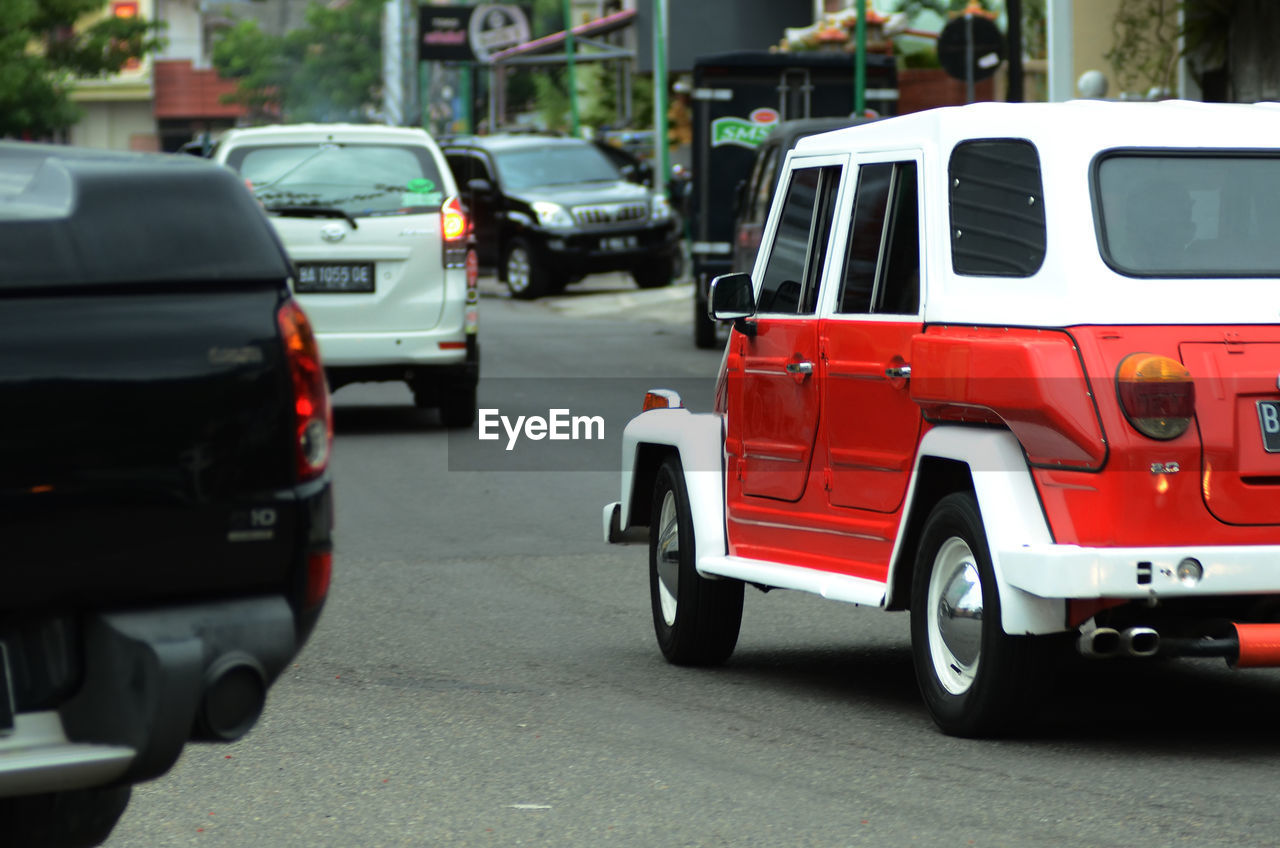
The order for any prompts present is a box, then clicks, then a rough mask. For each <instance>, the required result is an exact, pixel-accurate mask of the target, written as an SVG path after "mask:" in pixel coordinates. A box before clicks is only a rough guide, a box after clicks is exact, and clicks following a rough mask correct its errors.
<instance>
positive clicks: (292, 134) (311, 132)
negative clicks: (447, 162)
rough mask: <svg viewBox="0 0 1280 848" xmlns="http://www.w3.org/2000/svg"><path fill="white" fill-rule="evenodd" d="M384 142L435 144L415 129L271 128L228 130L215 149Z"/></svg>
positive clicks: (345, 126) (360, 126)
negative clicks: (296, 144) (293, 144)
mask: <svg viewBox="0 0 1280 848" xmlns="http://www.w3.org/2000/svg"><path fill="white" fill-rule="evenodd" d="M338 140H341V141H386V142H392V143H398V144H427V145H429V146H430V147H435V146H436V144H435V141H434V140H433V139H432V138H431V136H430V135H428V134H427V131H426V130H423V129H418V128H416V127H389V126H385V125H383V124H271V125H268V126H262V127H244V128H242V129H234V130H228V131H227V132H226V133H225V134H224V135H223V136H222V137H221V138H220V139H219V145H220V146H221V145H230V144H244V143H247V142H250V141H252V142H253V143H256V144H262V143H289V142H299V141H301V142H314V141H338Z"/></svg>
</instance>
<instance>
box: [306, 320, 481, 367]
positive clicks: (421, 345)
mask: <svg viewBox="0 0 1280 848" xmlns="http://www.w3.org/2000/svg"><path fill="white" fill-rule="evenodd" d="M316 338H317V340H318V341H319V342H320V357H321V359H322V360H323V361H324V365H325V368H326V369H329V368H343V367H350V366H364V365H452V364H457V363H462V362H465V361H466V359H467V352H466V349H465V345H466V342H467V334H466V333H464V332H463V331H462V328H461V327H454V328H451V329H447V330H445V329H442V330H425V331H406V332H387V333H316ZM459 345H461V346H462V347H459Z"/></svg>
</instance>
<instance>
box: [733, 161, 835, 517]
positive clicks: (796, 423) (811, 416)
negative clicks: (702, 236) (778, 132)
mask: <svg viewBox="0 0 1280 848" xmlns="http://www.w3.org/2000/svg"><path fill="white" fill-rule="evenodd" d="M841 170H842V169H841V167H840V166H838V165H817V166H813V167H801V168H795V169H793V170H792V172H791V174H790V177H789V178H788V182H787V186H786V194H785V195H783V197H784V200H783V206H782V209H781V213H780V216H779V219H778V223H777V226H776V228H775V230H774V235H773V237H772V241H771V242H770V245H769V254H768V258H767V260H766V264H765V267H764V271H763V274H762V278H761V280H760V283H759V284H758V288H757V291H758V296H757V311H756V316H755V319H754V321H753V322H752V324H751V325H750V327H751V329H752V330H753V332H750V333H747V334H744V333H742V332H740V331H738V330H735V331H734V336H733V339H732V341H731V342H730V354H731V355H730V369H729V370H730V373H729V388H728V391H729V398H728V409H729V415H728V422H727V427H728V429H727V434H726V451H727V453H728V455H729V464H730V466H731V469H730V483H729V492H728V496H729V506H730V511H731V512H732V511H733V509H734V506H735V505H737V506H739V507H744V506H747V507H749V506H751V505H753V504H754V506H757V507H759V506H763V507H764V508H765V509H769V508H770V506H769V505H770V503H773V504H774V505H778V504H779V503H790V502H795V501H798V500H799V499H800V498H801V497H802V496H803V494H804V492H805V488H806V486H807V482H808V477H809V474H810V470H811V463H812V458H813V448H814V440H815V435H816V432H817V427H818V418H819V413H820V406H821V398H822V394H821V391H820V389H819V382H818V381H819V373H818V372H819V369H818V361H819V356H818V320H817V304H818V293H819V285H820V282H821V272H822V269H823V265H824V263H825V259H826V251H827V243H828V241H829V239H830V235H831V221H832V218H833V216H834V214H835V197H836V192H837V190H838V188H839V183H840V173H841Z"/></svg>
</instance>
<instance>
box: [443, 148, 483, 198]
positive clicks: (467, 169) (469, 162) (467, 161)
mask: <svg viewBox="0 0 1280 848" xmlns="http://www.w3.org/2000/svg"><path fill="white" fill-rule="evenodd" d="M444 158H445V161H446V162H448V163H449V170H451V171H453V178H454V180H456V181H457V183H458V187H459V188H462V189H465V188H466V187H467V183H468V182H469V181H470V180H473V179H475V178H476V177H477V176H479V174H477V173H476V160H475V157H474V156H467V155H465V154H462V153H448V154H445V157H444Z"/></svg>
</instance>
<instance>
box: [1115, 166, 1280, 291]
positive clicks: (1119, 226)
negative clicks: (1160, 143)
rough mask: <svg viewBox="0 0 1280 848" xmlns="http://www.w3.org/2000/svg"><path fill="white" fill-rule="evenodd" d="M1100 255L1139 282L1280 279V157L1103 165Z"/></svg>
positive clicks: (1116, 268)
mask: <svg viewBox="0 0 1280 848" xmlns="http://www.w3.org/2000/svg"><path fill="white" fill-rule="evenodd" d="M1093 196H1094V208H1095V215H1096V218H1095V223H1096V226H1097V232H1098V248H1099V250H1100V251H1101V253H1102V257H1103V259H1104V260H1105V261H1106V262H1107V264H1108V265H1110V266H1111V267H1112V268H1114V269H1115V270H1117V271H1119V272H1120V273H1122V274H1126V275H1128V276H1132V277H1280V239H1277V238H1276V233H1277V232H1280V156H1276V155H1273V154H1270V153H1264V152H1249V151H1246V152H1239V151H1194V152H1180V151H1170V150H1120V151H1110V152H1107V153H1104V154H1102V155H1100V156H1099V157H1098V159H1097V160H1096V162H1095V164H1094V174H1093Z"/></svg>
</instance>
